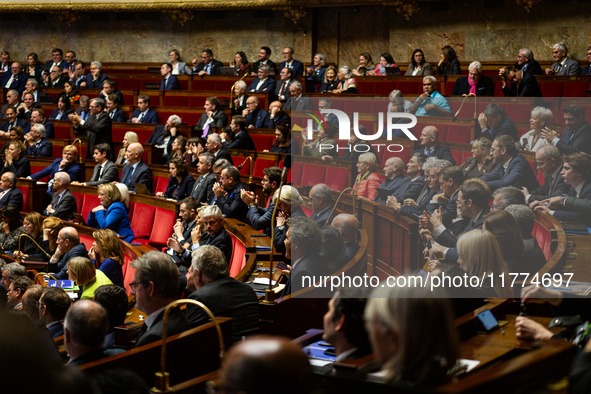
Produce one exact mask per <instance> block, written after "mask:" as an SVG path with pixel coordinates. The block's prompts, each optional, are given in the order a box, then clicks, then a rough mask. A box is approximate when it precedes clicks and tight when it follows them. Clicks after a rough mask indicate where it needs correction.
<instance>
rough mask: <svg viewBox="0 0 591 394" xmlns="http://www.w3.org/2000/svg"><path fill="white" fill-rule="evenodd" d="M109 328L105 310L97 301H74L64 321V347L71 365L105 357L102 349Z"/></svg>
mask: <svg viewBox="0 0 591 394" xmlns="http://www.w3.org/2000/svg"><path fill="white" fill-rule="evenodd" d="M108 329H109V316H108V314H107V310H106V309H105V308H103V307H102V306H101V305H100V304H99V303H97V302H95V301H91V300H81V301H78V302H76V303H74V304H73V305H72V306H71V307H70V309H69V310H68V313H67V314H66V319H65V321H64V347H65V348H66V351H67V352H68V355H69V356H70V363H69V365H71V366H78V365H83V364H86V363H89V362H91V361H96V360H100V359H101V358H105V357H107V355H106V354H105V351H104V350H103V343H104V342H105V335H107V330H108Z"/></svg>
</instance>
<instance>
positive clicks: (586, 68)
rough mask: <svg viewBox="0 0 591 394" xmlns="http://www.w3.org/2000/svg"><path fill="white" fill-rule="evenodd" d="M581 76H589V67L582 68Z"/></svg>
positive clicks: (590, 72) (590, 68)
mask: <svg viewBox="0 0 591 394" xmlns="http://www.w3.org/2000/svg"><path fill="white" fill-rule="evenodd" d="M581 75H591V65H589V66H587V67H585V68H583V69H582V70H581Z"/></svg>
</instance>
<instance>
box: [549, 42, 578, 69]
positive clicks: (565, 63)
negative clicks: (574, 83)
mask: <svg viewBox="0 0 591 394" xmlns="http://www.w3.org/2000/svg"><path fill="white" fill-rule="evenodd" d="M567 53H568V47H567V46H566V44H565V43H564V42H558V43H556V44H554V47H553V49H552V56H553V57H554V60H555V61H556V63H554V64H552V68H547V69H546V70H545V71H546V74H547V75H579V74H580V73H581V66H580V65H579V62H577V61H576V60H573V59H571V58H569V57H568V56H566V55H567Z"/></svg>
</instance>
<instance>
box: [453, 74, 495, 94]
mask: <svg viewBox="0 0 591 394" xmlns="http://www.w3.org/2000/svg"><path fill="white" fill-rule="evenodd" d="M468 93H470V84H469V83H468V77H461V78H458V80H457V81H456V84H455V85H454V88H453V91H452V92H451V94H452V96H461V95H462V94H468ZM494 95H495V85H494V83H493V81H492V79H491V78H490V77H488V76H486V75H482V76H481V77H480V80H479V81H478V83H476V96H494Z"/></svg>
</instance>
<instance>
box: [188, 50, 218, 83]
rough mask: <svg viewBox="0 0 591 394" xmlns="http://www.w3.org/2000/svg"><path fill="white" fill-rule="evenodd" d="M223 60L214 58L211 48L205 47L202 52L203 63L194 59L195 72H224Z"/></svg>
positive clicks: (210, 73) (208, 73)
mask: <svg viewBox="0 0 591 394" xmlns="http://www.w3.org/2000/svg"><path fill="white" fill-rule="evenodd" d="M223 66H224V65H223V64H222V62H220V61H217V60H215V59H214V58H213V52H212V51H211V49H204V50H203V52H201V63H199V64H197V59H193V73H194V74H199V75H200V76H204V75H220V74H221V73H222V67H223Z"/></svg>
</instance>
